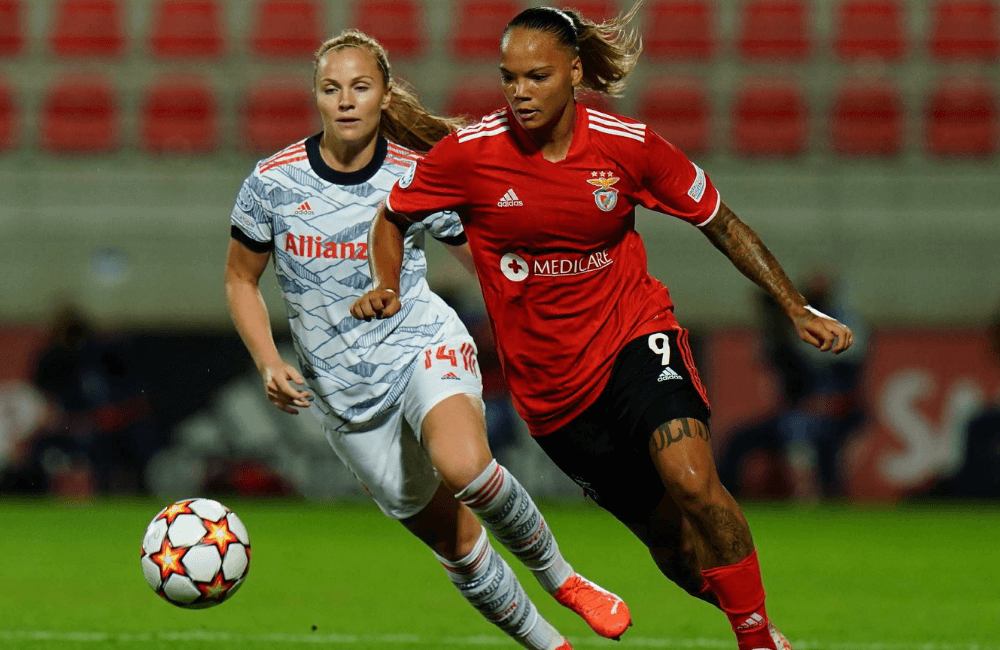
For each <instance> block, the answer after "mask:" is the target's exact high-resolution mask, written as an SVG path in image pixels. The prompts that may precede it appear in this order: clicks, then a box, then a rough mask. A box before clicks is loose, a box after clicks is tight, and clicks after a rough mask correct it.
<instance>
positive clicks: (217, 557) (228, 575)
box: [141, 499, 250, 609]
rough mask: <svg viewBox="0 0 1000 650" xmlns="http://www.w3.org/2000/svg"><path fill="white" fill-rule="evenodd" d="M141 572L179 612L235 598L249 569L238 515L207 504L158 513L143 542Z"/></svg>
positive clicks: (187, 502)
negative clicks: (180, 609) (183, 608)
mask: <svg viewBox="0 0 1000 650" xmlns="http://www.w3.org/2000/svg"><path fill="white" fill-rule="evenodd" d="M141 562H142V572H143V574H144V575H145V576H146V582H148V583H149V586H150V587H152V588H153V591H155V592H156V593H157V594H159V595H160V596H161V597H162V598H163V599H164V600H166V601H167V602H169V603H172V604H174V605H177V606H178V607H186V608H189V609H202V608H205V607H213V606H215V605H218V604H220V603H222V602H223V601H225V600H226V599H227V598H229V597H230V596H232V595H233V594H234V593H236V590H237V589H239V588H240V585H242V584H243V581H244V580H246V577H247V572H248V571H249V569H250V537H249V536H248V535H247V529H246V527H245V526H244V525H243V522H242V521H240V518H239V517H237V516H236V513H235V512H233V511H232V510H230V509H229V508H227V507H226V506H224V505H222V504H221V503H219V502H218V501H213V500H211V499H184V500H183V501H178V502H176V503H172V504H170V505H169V506H167V507H166V508H164V509H163V510H161V511H160V512H159V513H157V515H156V516H155V517H153V520H152V521H151V522H149V526H148V527H147V528H146V535H145V536H144V537H143V538H142V559H141Z"/></svg>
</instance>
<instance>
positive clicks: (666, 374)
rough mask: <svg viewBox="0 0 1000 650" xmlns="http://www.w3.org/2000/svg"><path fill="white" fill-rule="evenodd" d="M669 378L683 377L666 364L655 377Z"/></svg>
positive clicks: (657, 379)
mask: <svg viewBox="0 0 1000 650" xmlns="http://www.w3.org/2000/svg"><path fill="white" fill-rule="evenodd" d="M671 379H684V378H683V377H681V376H680V375H678V374H677V373H676V372H674V369H673V368H671V367H670V366H667V367H666V368H664V369H663V372H661V373H660V376H659V377H657V378H656V381H670V380H671ZM754 616H756V614H754Z"/></svg>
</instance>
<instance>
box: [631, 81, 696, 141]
mask: <svg viewBox="0 0 1000 650" xmlns="http://www.w3.org/2000/svg"><path fill="white" fill-rule="evenodd" d="M637 117H638V118H639V119H640V120H641V121H643V122H645V123H646V125H647V126H648V127H649V128H650V129H652V130H653V131H656V132H657V133H659V134H660V135H661V136H663V138H664V139H665V140H667V141H668V142H670V143H672V144H673V145H675V146H676V147H677V148H679V149H680V150H681V151H683V152H684V153H686V154H688V155H689V156H693V155H698V154H703V153H705V152H707V151H708V150H709V149H710V148H711V140H712V136H711V130H712V125H711V119H712V106H711V103H710V102H709V99H708V93H707V92H706V90H705V86H704V83H703V82H702V81H701V80H700V79H696V78H690V79H687V78H685V79H669V78H668V79H657V80H656V81H654V83H653V85H651V86H650V87H649V88H647V89H646V90H644V91H643V92H642V93H641V94H640V95H639V111H638V115H637Z"/></svg>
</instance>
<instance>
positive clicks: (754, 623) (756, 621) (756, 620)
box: [736, 614, 764, 632]
mask: <svg viewBox="0 0 1000 650" xmlns="http://www.w3.org/2000/svg"><path fill="white" fill-rule="evenodd" d="M763 624H764V617H763V616H761V615H760V614H752V615H751V616H750V618H748V619H747V620H745V621H743V623H742V624H740V626H739V627H738V628H736V631H737V632H740V631H742V630H752V629H753V628H755V627H760V626H761V625H763Z"/></svg>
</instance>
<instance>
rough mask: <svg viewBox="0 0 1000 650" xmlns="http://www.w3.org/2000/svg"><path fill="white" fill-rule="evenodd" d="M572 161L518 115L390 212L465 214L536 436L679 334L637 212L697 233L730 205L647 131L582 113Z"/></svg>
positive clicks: (413, 176)
mask: <svg viewBox="0 0 1000 650" xmlns="http://www.w3.org/2000/svg"><path fill="white" fill-rule="evenodd" d="M576 115H577V116H576V127H575V130H574V132H573V141H572V144H571V146H570V148H569V152H568V154H567V155H566V158H565V159H563V160H561V161H559V162H550V161H548V160H546V159H545V158H544V157H543V156H542V154H541V152H540V151H539V149H538V147H537V146H536V145H535V144H534V143H533V142H532V141H531V140H530V139H529V137H528V135H527V133H526V132H525V131H524V129H523V128H522V127H521V126H520V125H519V124H518V123H517V120H516V119H515V118H514V117H512V116H511V115H510V113H509V109H504V110H501V111H497V112H494V113H492V114H490V115H488V116H487V117H485V118H483V120H482V121H481V122H480V123H478V124H476V125H474V126H470V127H468V128H465V129H462V130H460V131H458V132H457V133H454V134H452V135H450V136H448V137H447V138H445V139H444V140H442V141H441V142H439V143H438V144H437V145H436V146H435V147H434V148H433V149H432V150H431V152H430V153H428V154H427V156H426V157H425V158H424V159H423V160H421V161H420V162H419V163H418V164H417V165H416V166H415V167H413V168H411V173H410V174H409V175H407V176H404V177H403V178H401V179H400V180H399V182H398V183H397V185H396V186H394V187H393V189H392V191H391V192H390V194H389V198H388V201H387V204H388V207H389V209H390V210H393V211H397V212H401V213H403V214H406V215H408V216H410V217H411V218H414V219H419V218H422V217H423V216H424V215H428V214H431V213H433V212H438V211H442V210H454V211H456V212H457V213H458V214H459V216H460V217H461V219H462V222H463V225H464V227H465V233H466V236H467V237H468V239H469V246H470V247H471V249H472V254H473V258H474V259H475V262H476V270H477V272H478V275H479V282H480V285H481V286H482V290H483V298H484V301H485V303H486V309H487V311H488V313H489V316H490V319H491V321H492V324H493V331H494V335H495V338H496V343H497V349H498V351H499V353H500V359H501V362H502V363H503V367H504V375H505V376H506V378H507V383H508V385H509V386H510V389H511V393H512V395H513V398H514V403H515V406H516V407H517V410H518V412H519V413H520V414H521V417H523V418H524V420H525V422H527V424H528V427H529V429H530V430H531V433H532V435H545V434H546V433H551V432H552V431H555V430H556V429H558V428H559V427H561V426H563V425H565V424H567V423H568V422H569V421H570V420H572V419H573V418H574V417H576V416H577V415H579V414H580V413H582V412H583V411H584V410H585V409H586V408H587V406H589V405H590V404H591V403H592V402H593V401H594V400H595V399H597V397H598V395H600V393H601V390H602V389H603V388H604V385H605V384H606V383H607V380H608V376H609V375H610V373H611V366H612V364H613V363H614V360H615V358H616V357H617V355H618V352H619V351H620V350H621V348H622V347H623V346H624V345H625V344H626V343H628V342H629V341H630V340H632V339H635V338H636V337H639V336H642V335H644V334H650V333H652V332H656V331H662V330H666V329H671V328H676V327H678V325H677V321H676V319H675V318H674V315H673V303H672V302H671V300H670V294H669V293H668V292H667V288H666V287H665V286H663V285H662V284H661V283H660V282H658V281H657V280H655V279H654V278H652V277H650V275H649V273H648V272H647V270H646V250H645V247H644V246H643V243H642V239H641V238H640V237H639V234H638V233H637V232H636V230H635V206H636V205H642V206H645V207H647V208H650V209H653V210H657V211H659V212H663V213H665V214H669V215H671V216H674V217H677V218H679V219H682V220H684V221H687V222H689V223H691V224H694V225H697V226H703V225H705V224H706V223H708V222H709V221H710V220H711V219H712V217H713V216H715V213H716V212H717V211H718V209H719V205H720V201H721V198H720V197H719V193H718V192H717V191H716V189H715V187H714V186H713V185H712V183H711V181H710V180H709V179H708V177H707V176H706V175H705V172H703V171H702V170H701V169H699V168H698V167H697V166H696V165H695V164H694V163H692V162H691V161H689V160H688V159H687V158H686V157H685V156H684V154H683V153H681V152H680V151H679V150H678V149H677V148H676V147H674V146H673V145H671V144H670V143H668V142H667V141H665V140H664V139H663V138H661V137H660V136H659V135H657V134H656V133H653V132H652V131H650V130H648V129H647V128H646V125H644V124H641V123H638V122H635V121H633V120H630V119H627V118H624V117H619V116H617V115H610V114H608V113H602V112H599V111H595V110H593V109H591V108H584V107H583V106H581V105H579V104H577V106H576Z"/></svg>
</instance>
